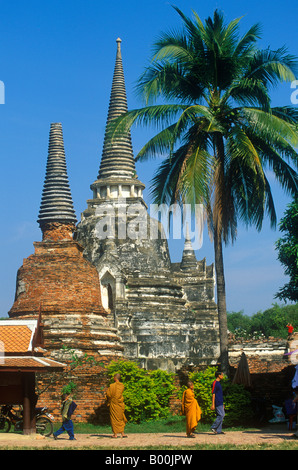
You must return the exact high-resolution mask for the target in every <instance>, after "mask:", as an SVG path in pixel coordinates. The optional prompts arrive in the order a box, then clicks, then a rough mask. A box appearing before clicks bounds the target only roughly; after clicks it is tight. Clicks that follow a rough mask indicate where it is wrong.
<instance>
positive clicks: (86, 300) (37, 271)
mask: <svg viewBox="0 0 298 470" xmlns="http://www.w3.org/2000/svg"><path fill="white" fill-rule="evenodd" d="M38 222H39V226H40V228H41V231H42V242H35V243H34V248H35V253H34V254H33V255H30V256H29V257H28V258H26V259H25V260H24V262H23V266H21V268H20V269H19V270H18V274H17V286H16V295H15V302H14V304H13V306H12V308H11V310H10V311H9V316H10V317H11V318H16V319H21V318H22V319H26V318H31V319H32V318H36V317H37V315H38V314H39V312H41V316H42V321H43V324H44V338H45V348H46V349H47V354H48V355H49V356H51V357H52V358H56V359H58V360H59V359H61V354H62V346H67V347H68V348H69V349H72V350H74V351H75V352H76V354H77V355H78V356H82V355H84V354H87V355H92V356H94V357H95V358H97V359H99V358H100V360H106V359H107V358H108V360H110V358H117V357H119V355H120V356H122V351H123V347H122V346H121V345H120V338H119V337H118V335H117V332H116V329H115V328H114V326H113V325H112V324H111V322H110V319H109V314H108V312H107V311H106V310H105V309H104V308H103V306H102V303H101V293H100V285H99V278H98V273H97V271H96V269H95V268H94V266H93V265H92V264H91V263H90V262H89V261H87V260H86V259H85V258H84V257H83V253H82V252H83V248H82V247H81V246H80V244H79V243H78V242H76V241H74V240H73V232H74V230H75V224H76V216H75V212H74V208H73V202H72V197H71V192H70V188H69V183H68V178H67V170H66V160H65V153H64V143H63V135H62V126H61V124H60V123H56V124H52V125H51V129H50V139H49V152H48V161H47V169H46V177H45V182H44V189H43V194H42V201H41V206H40V212H39V218H38ZM62 358H63V359H65V355H64V356H62Z"/></svg>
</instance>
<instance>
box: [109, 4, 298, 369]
mask: <svg viewBox="0 0 298 470" xmlns="http://www.w3.org/2000/svg"><path fill="white" fill-rule="evenodd" d="M174 8H175V10H176V11H177V13H178V14H179V15H180V17H181V19H182V26H183V27H182V31H181V32H173V31H172V32H170V33H165V34H163V35H162V36H161V37H160V39H159V40H158V41H157V42H156V43H155V45H154V52H153V59H152V61H151V63H150V65H149V66H148V67H147V68H146V70H145V72H144V74H143V75H142V77H141V78H140V80H139V81H138V84H137V90H138V91H139V92H140V93H141V94H142V95H143V97H144V98H145V100H146V106H145V107H143V108H141V109H136V110H132V111H129V112H128V113H127V114H126V115H124V116H122V117H120V118H118V119H117V120H116V121H115V122H114V123H113V124H112V125H111V128H110V132H111V133H112V134H113V133H115V132H124V131H126V130H127V129H128V128H130V127H131V126H132V125H133V124H134V123H141V124H143V125H152V124H154V125H155V126H157V133H156V134H155V135H154V137H153V138H151V139H150V140H149V142H147V143H146V144H145V145H144V147H143V148H142V149H141V150H140V152H139V154H138V155H137V157H136V158H137V160H139V161H143V160H146V159H148V158H152V157H156V156H161V155H163V156H164V159H163V161H162V163H161V165H160V166H159V168H158V170H157V171H156V173H155V176H154V178H153V180H152V195H153V198H154V202H155V203H157V204H161V203H168V204H172V203H174V202H179V203H188V204H192V206H193V207H195V204H204V208H205V212H206V217H207V220H208V227H209V231H210V233H211V234H212V237H213V243H214V253H215V271H216V285H217V303H218V314H219V330H220V348H221V365H222V368H223V369H224V371H226V372H227V370H228V341H227V315H226V294H225V276H224V263H223V244H226V243H228V242H229V241H231V242H233V241H234V240H235V238H236V234H237V221H238V220H241V221H243V222H245V223H246V224H250V225H255V226H256V228H257V229H258V230H260V229H261V227H262V222H263V219H264V217H265V215H266V214H267V215H268V216H269V217H270V221H271V225H272V226H275V224H276V212H275V208H274V202H273V196H272V192H271V188H270V184H269V180H268V170H269V171H271V172H272V171H273V172H274V174H275V177H276V179H277V181H278V182H279V183H280V184H281V186H282V187H283V188H284V189H285V190H286V191H288V192H289V193H292V194H294V193H296V192H297V173H296V171H295V170H294V168H295V166H296V165H297V153H296V151H295V147H296V146H297V144H298V132H297V118H298V110H297V109H295V108H293V107H290V106H285V107H272V106H271V99H270V90H271V88H272V87H274V86H276V85H277V84H279V83H281V82H283V81H292V80H294V79H295V67H296V65H297V62H296V59H295V58H294V57H293V56H291V55H290V54H288V52H287V50H286V49H285V48H284V47H282V48H280V49H278V50H276V51H272V50H270V49H266V50H260V49H258V48H257V40H258V39H259V37H260V25H259V24H256V25H254V26H252V27H251V28H250V29H249V30H248V31H247V33H246V34H244V35H243V36H240V28H239V21H240V18H238V19H235V20H233V21H231V22H230V23H228V24H226V23H225V21H224V17H223V15H222V14H221V13H220V12H218V11H215V12H214V15H213V18H211V17H209V18H207V20H206V21H205V22H204V23H203V22H202V21H201V19H200V18H199V16H198V15H197V13H195V12H193V15H194V17H193V19H190V18H188V17H186V16H185V15H184V14H183V13H182V11H181V10H179V9H178V8H177V7H174ZM159 99H162V100H163V101H161V104H159V102H158V100H159ZM155 103H156V104H155ZM164 103H165V104H164ZM169 103H170V104H169Z"/></svg>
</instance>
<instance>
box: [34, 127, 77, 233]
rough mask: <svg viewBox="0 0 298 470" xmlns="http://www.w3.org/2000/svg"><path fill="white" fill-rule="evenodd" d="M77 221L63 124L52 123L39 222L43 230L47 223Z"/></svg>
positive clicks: (71, 222)
mask: <svg viewBox="0 0 298 470" xmlns="http://www.w3.org/2000/svg"><path fill="white" fill-rule="evenodd" d="M76 222H77V219H76V216H75V211H74V208H73V202H72V197H71V192H70V188H69V183H68V177H67V169H66V160H65V152H64V143H63V133H62V125H61V124H60V123H54V124H51V128H50V138H49V150H48V160H47V168H46V176H45V181H44V187H43V193H42V199H41V205H40V211H39V216H38V223H39V226H40V228H41V230H44V228H45V225H46V224H53V223H59V224H72V225H75V224H76Z"/></svg>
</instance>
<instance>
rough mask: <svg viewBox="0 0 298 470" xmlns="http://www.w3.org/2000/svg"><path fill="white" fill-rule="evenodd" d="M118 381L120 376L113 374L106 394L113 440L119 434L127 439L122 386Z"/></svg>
mask: <svg viewBox="0 0 298 470" xmlns="http://www.w3.org/2000/svg"><path fill="white" fill-rule="evenodd" d="M120 380H121V377H120V374H115V376H114V383H113V384H111V385H110V386H109V388H108V390H107V393H106V397H107V404H108V407H109V409H110V419H111V426H112V431H113V433H114V434H113V436H112V437H114V438H115V437H118V436H117V434H121V436H122V437H127V436H126V435H125V434H124V428H125V424H126V423H127V419H126V417H125V414H124V409H125V405H124V401H123V391H124V385H123V383H121V382H120Z"/></svg>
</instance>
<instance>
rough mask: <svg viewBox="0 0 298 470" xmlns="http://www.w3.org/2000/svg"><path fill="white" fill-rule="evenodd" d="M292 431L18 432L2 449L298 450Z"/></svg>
mask: <svg viewBox="0 0 298 470" xmlns="http://www.w3.org/2000/svg"><path fill="white" fill-rule="evenodd" d="M291 436H292V432H291V431H287V430H286V429H284V428H283V429H280V428H279V429H277V428H268V429H267V428H266V430H265V429H262V430H247V431H237V432H233V431H229V432H226V433H225V434H221V435H214V434H211V433H210V432H204V433H197V434H196V435H195V438H193V439H189V438H187V437H186V435H185V434H184V433H168V434H167V433H161V434H129V435H128V437H127V438H120V437H119V438H117V439H113V438H112V437H111V435H108V434H77V435H76V440H74V441H70V440H69V439H68V436H67V434H63V435H61V436H59V438H58V439H57V440H54V439H53V437H47V438H45V437H42V436H39V435H31V436H23V435H18V434H14V433H8V434H0V450H1V449H3V448H7V447H9V448H10V449H11V448H13V449H17V448H18V447H19V448H20V447H22V448H24V447H29V448H32V447H34V448H36V449H39V448H45V447H46V448H48V449H59V448H60V449H62V448H64V449H65V448H67V449H75V448H82V447H90V448H92V447H96V448H98V447H100V448H102V449H110V448H114V449H119V450H120V449H122V450H124V449H125V450H128V449H133V448H136V447H146V446H158V447H160V448H161V449H162V448H163V447H164V446H175V447H182V446H185V445H187V446H192V445H195V444H203V445H207V444H235V445H241V446H246V445H260V446H261V445H264V444H280V443H282V442H285V441H291V442H293V448H295V449H296V450H298V439H293V438H292V437H291Z"/></svg>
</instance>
